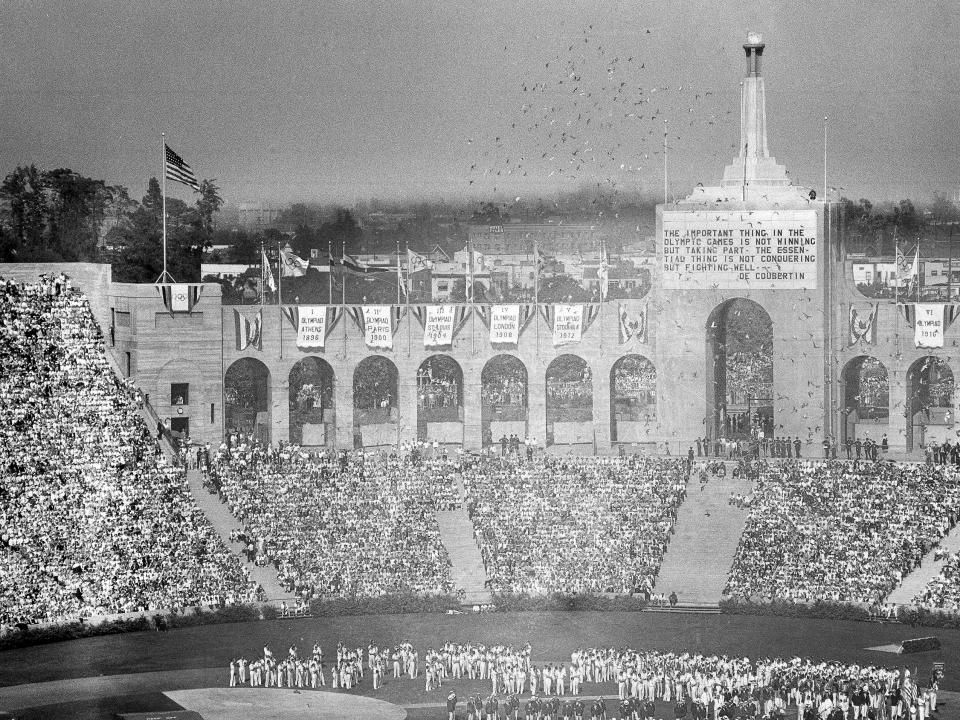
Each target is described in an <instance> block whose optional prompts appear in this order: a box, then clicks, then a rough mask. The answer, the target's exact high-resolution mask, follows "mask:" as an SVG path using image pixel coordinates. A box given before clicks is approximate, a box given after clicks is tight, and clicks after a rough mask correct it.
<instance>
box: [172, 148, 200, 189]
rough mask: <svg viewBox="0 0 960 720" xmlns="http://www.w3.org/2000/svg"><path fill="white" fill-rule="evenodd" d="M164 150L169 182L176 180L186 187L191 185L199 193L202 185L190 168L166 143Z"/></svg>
mask: <svg viewBox="0 0 960 720" xmlns="http://www.w3.org/2000/svg"><path fill="white" fill-rule="evenodd" d="M163 149H164V151H165V157H166V164H165V165H166V173H167V180H176V181H177V182H180V183H183V184H184V185H189V186H190V187H192V188H193V189H194V190H196V191H197V192H199V191H200V183H199V182H197V176H196V175H194V174H193V170H191V169H190V166H189V165H187V164H186V163H185V162H184V161H183V158H182V157H180V156H179V155H177V154H176V153H175V152H174V151H173V150H171V149H170V146H169V145H167V144H166V143H164V144H163Z"/></svg>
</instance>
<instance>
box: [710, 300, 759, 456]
mask: <svg viewBox="0 0 960 720" xmlns="http://www.w3.org/2000/svg"><path fill="white" fill-rule="evenodd" d="M706 345H707V347H706V365H707V367H706V373H705V375H706V401H707V416H706V418H705V421H706V427H707V433H708V435H709V437H711V438H717V437H734V438H748V437H751V436H754V437H756V436H759V434H760V433H761V432H762V433H763V434H764V437H771V436H772V435H773V433H774V427H775V426H774V417H773V322H772V321H771V320H770V315H769V313H767V311H766V310H765V309H764V307H763V306H762V305H760V304H759V303H756V302H754V301H753V300H747V299H745V298H731V299H730V300H726V301H724V302H722V303H720V304H719V305H717V306H716V307H715V308H714V309H713V311H712V312H711V313H710V316H709V317H708V318H707V324H706Z"/></svg>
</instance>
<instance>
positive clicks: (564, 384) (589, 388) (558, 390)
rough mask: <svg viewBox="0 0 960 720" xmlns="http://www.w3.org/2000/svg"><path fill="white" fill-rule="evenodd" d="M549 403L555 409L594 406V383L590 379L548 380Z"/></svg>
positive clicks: (552, 378)
mask: <svg viewBox="0 0 960 720" xmlns="http://www.w3.org/2000/svg"><path fill="white" fill-rule="evenodd" d="M546 388H547V401H548V402H549V403H550V404H551V405H553V406H555V407H579V406H581V405H592V404H593V382H592V381H591V380H590V378H589V377H586V378H584V379H582V380H561V379H560V378H554V377H548V378H547V386H546Z"/></svg>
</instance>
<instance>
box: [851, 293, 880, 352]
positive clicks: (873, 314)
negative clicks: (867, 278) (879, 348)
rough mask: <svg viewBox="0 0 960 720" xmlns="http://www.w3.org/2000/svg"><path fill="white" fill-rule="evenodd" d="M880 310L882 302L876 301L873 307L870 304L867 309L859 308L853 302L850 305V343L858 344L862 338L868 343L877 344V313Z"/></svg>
mask: <svg viewBox="0 0 960 720" xmlns="http://www.w3.org/2000/svg"><path fill="white" fill-rule="evenodd" d="M879 311H880V303H876V304H875V305H874V306H873V309H871V308H870V306H869V305H868V306H867V308H866V309H863V308H861V309H859V310H858V309H857V308H856V307H855V306H854V305H853V304H851V305H850V313H849V321H850V345H856V344H857V343H858V342H860V341H861V340H862V341H863V342H865V343H866V344H867V345H876V344H877V315H878V313H879Z"/></svg>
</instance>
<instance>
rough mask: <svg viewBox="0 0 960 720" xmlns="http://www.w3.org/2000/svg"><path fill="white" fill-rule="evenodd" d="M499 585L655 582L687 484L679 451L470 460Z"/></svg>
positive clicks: (471, 503)
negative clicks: (675, 456)
mask: <svg viewBox="0 0 960 720" xmlns="http://www.w3.org/2000/svg"><path fill="white" fill-rule="evenodd" d="M463 478H464V486H465V488H466V492H467V498H468V499H467V503H468V504H467V510H468V512H469V514H470V517H471V519H472V520H473V525H474V532H475V536H476V539H477V542H478V544H479V546H480V551H481V554H482V556H483V559H484V563H485V565H486V568H487V576H488V578H489V579H490V580H489V581H490V586H491V589H492V590H494V591H496V592H529V593H532V594H539V593H548V592H565V593H600V592H616V593H629V592H634V591H636V592H643V591H645V590H649V588H650V587H651V586H652V583H653V579H654V577H655V576H656V574H657V571H658V570H659V567H660V562H661V560H662V558H663V554H664V552H665V550H666V547H667V542H668V539H669V536H670V534H671V533H672V531H673V524H674V522H675V520H676V513H677V508H678V506H679V504H680V502H681V501H682V499H683V497H684V496H685V493H686V481H687V467H686V464H685V463H684V462H683V461H681V460H666V459H652V458H642V457H637V456H633V457H624V458H596V457H583V458H574V457H566V458H562V459H561V458H552V457H549V456H541V457H538V458H537V462H536V463H526V462H523V461H522V460H521V459H518V458H516V457H515V456H510V457H507V458H494V459H490V458H484V459H478V460H476V461H474V462H468V463H464V467H463Z"/></svg>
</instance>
